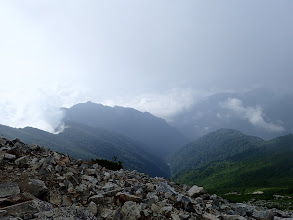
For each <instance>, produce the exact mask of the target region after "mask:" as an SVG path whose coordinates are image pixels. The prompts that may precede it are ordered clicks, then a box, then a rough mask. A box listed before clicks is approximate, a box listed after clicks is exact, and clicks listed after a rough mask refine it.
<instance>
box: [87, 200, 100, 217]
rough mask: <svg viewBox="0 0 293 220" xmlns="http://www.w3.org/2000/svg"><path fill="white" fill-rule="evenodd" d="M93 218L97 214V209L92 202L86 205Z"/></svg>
mask: <svg viewBox="0 0 293 220" xmlns="http://www.w3.org/2000/svg"><path fill="white" fill-rule="evenodd" d="M87 208H88V209H89V210H90V211H91V212H92V213H93V214H94V215H95V216H96V215H97V213H98V207H97V205H96V203H94V202H90V204H89V205H88V207H87Z"/></svg>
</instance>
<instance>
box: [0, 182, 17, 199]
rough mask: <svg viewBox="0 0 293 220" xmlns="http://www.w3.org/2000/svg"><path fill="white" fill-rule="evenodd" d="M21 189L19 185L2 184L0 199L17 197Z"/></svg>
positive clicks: (0, 186) (0, 185)
mask: <svg viewBox="0 0 293 220" xmlns="http://www.w3.org/2000/svg"><path fill="white" fill-rule="evenodd" d="M19 193H20V189H19V186H18V184H17V183H3V184H0V198H3V197H8V196H12V195H17V194H19Z"/></svg>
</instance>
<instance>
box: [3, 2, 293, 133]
mask: <svg viewBox="0 0 293 220" xmlns="http://www.w3.org/2000/svg"><path fill="white" fill-rule="evenodd" d="M292 9H293V1H292V0H282V1H277V0H275V1H272V0H258V1H255V0H239V1H235V0H222V1H218V0H214V1H211V0H201V1H199V0H198V1H197V0H184V1H178V0H177V1H174V0H159V1H158V0H140V1H137V0H123V1H122V0H116V1H114V0H107V1H100V0H87V1H77V0H63V1H57V0H42V1H39V0H25V1H23V0H9V1H0V27H1V34H0V84H1V86H0V114H1V117H0V124H5V125H9V126H13V127H25V126H33V127H37V128H40V129H43V130H47V131H52V130H53V129H54V128H55V127H56V126H57V125H58V124H59V123H60V120H61V119H62V112H60V111H59V108H60V107H61V106H62V107H71V106H72V105H74V104H76V103H80V102H86V101H93V102H99V103H102V104H106V105H111V106H114V105H121V106H128V107H134V108H136V109H138V110H140V111H149V112H151V113H153V114H155V115H157V116H160V117H163V118H168V117H171V116H172V115H174V114H176V113H178V112H180V111H184V109H187V108H189V107H190V106H192V105H193V104H194V103H195V102H196V101H197V100H199V99H201V98H202V97H204V96H206V95H210V94H213V93H216V92H220V91H245V90H249V89H253V88H258V87H266V88H273V89H275V90H288V91H291V89H292V88H291V87H292V82H293V62H292V58H293V28H292V24H293V13H292Z"/></svg>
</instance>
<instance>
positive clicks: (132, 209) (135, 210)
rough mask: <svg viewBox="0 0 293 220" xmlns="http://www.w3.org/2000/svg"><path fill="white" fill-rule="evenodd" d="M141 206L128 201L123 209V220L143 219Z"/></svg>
mask: <svg viewBox="0 0 293 220" xmlns="http://www.w3.org/2000/svg"><path fill="white" fill-rule="evenodd" d="M140 211H141V210H140V206H139V205H138V204H136V203H135V202H132V201H127V202H125V203H124V205H123V206H122V208H121V216H122V219H127V220H137V219H139V218H140V217H141V215H140Z"/></svg>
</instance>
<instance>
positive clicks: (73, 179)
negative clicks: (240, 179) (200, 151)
mask: <svg viewBox="0 0 293 220" xmlns="http://www.w3.org/2000/svg"><path fill="white" fill-rule="evenodd" d="M0 164H1V165H0V219H4V220H6V219H7V220H8V219H11V220H12V219H41V220H45V219H54V220H57V219H60V220H61V219H72V220H75V219H117V220H118V219H127V220H132V219H133V220H136V219H173V220H184V219H205V220H213V219H224V220H237V219H239V220H242V219H257V220H261V219H265V220H266V219H286V218H287V219H290V218H291V219H292V218H293V214H292V212H284V211H280V210H276V209H266V208H263V207H256V206H252V205H250V204H243V203H236V204H233V203H228V202H227V201H225V200H224V199H222V198H220V197H218V196H217V195H209V194H208V193H207V192H206V191H205V190H204V189H203V188H202V187H198V186H193V187H188V186H186V185H178V184H175V183H173V182H169V181H167V180H165V179H163V178H158V177H157V178H150V177H149V176H147V175H145V174H143V173H139V172H137V171H129V170H119V171H111V170H107V169H105V168H103V167H101V166H100V165H98V164H94V165H89V164H88V163H87V162H85V161H81V160H76V159H73V158H70V157H69V156H67V155H63V154H59V153H56V152H53V151H50V150H48V149H46V148H44V147H39V146H37V145H31V146H29V145H26V144H24V143H22V142H21V141H20V140H18V139H16V140H13V141H9V140H7V139H5V138H0Z"/></svg>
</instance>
